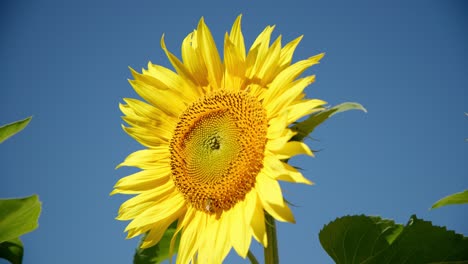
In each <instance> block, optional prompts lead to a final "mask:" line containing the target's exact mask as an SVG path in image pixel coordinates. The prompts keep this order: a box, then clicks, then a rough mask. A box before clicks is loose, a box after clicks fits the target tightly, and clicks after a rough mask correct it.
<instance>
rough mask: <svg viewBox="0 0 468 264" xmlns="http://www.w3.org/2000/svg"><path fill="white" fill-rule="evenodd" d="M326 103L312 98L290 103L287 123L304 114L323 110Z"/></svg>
mask: <svg viewBox="0 0 468 264" xmlns="http://www.w3.org/2000/svg"><path fill="white" fill-rule="evenodd" d="M326 103H327V102H325V101H322V100H319V99H311V100H304V101H302V102H299V103H295V104H293V105H290V106H289V107H288V108H287V110H288V117H287V124H288V125H289V124H291V123H293V122H295V121H296V120H298V119H299V118H301V117H303V116H306V115H309V114H311V113H315V112H318V111H321V110H323V109H324V108H323V105H325V104H326Z"/></svg>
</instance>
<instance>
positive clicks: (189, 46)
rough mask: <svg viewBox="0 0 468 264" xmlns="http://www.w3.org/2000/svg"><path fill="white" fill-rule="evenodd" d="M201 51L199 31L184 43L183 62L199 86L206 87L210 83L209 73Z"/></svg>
mask: <svg viewBox="0 0 468 264" xmlns="http://www.w3.org/2000/svg"><path fill="white" fill-rule="evenodd" d="M199 50H200V48H199V47H198V43H197V31H196V30H194V31H193V33H191V34H189V35H188V36H187V37H186V38H185V39H184V41H183V42H182V60H183V62H184V65H185V66H186V67H187V69H188V70H189V71H190V73H191V74H192V76H193V77H194V78H195V80H196V81H197V83H198V85H200V86H206V85H208V83H209V82H208V71H207V69H206V65H205V62H204V61H203V57H202V55H201V53H200V52H199Z"/></svg>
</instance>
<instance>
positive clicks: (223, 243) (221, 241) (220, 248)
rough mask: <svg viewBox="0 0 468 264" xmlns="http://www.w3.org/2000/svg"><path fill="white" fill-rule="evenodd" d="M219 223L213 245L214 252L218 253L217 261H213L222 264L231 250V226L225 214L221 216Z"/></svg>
mask: <svg viewBox="0 0 468 264" xmlns="http://www.w3.org/2000/svg"><path fill="white" fill-rule="evenodd" d="M219 222H220V226H219V229H218V233H217V234H216V243H215V250H216V252H219V253H218V254H217V256H218V259H215V260H214V261H215V263H222V262H223V260H224V259H225V258H226V256H227V254H228V253H229V251H230V250H231V244H230V241H231V238H230V236H229V234H230V229H231V225H230V224H229V217H227V215H226V214H222V215H221V218H220V220H219Z"/></svg>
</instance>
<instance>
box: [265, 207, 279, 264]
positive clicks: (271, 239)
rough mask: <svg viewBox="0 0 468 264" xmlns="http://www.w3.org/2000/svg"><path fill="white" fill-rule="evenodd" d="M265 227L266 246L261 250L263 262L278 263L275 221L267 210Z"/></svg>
mask: <svg viewBox="0 0 468 264" xmlns="http://www.w3.org/2000/svg"><path fill="white" fill-rule="evenodd" d="M265 229H266V233H267V240H268V246H267V247H266V248H265V249H264V251H263V252H264V253H263V254H264V255H265V264H279V257H278V239H277V237H276V223H275V219H274V218H273V217H272V216H271V215H269V214H268V213H267V212H265Z"/></svg>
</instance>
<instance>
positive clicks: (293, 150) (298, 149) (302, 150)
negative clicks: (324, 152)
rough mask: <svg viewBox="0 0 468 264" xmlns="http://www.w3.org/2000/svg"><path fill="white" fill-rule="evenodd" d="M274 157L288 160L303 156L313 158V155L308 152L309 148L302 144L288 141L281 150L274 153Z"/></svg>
mask: <svg viewBox="0 0 468 264" xmlns="http://www.w3.org/2000/svg"><path fill="white" fill-rule="evenodd" d="M274 153H275V154H276V157H277V158H278V159H289V158H291V157H293V156H296V155H300V154H305V155H309V156H313V155H314V154H313V153H312V151H310V149H309V147H308V146H307V145H306V144H305V143H304V142H299V141H289V142H287V143H286V144H284V146H283V148H282V149H280V150H278V151H275V152H274Z"/></svg>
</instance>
